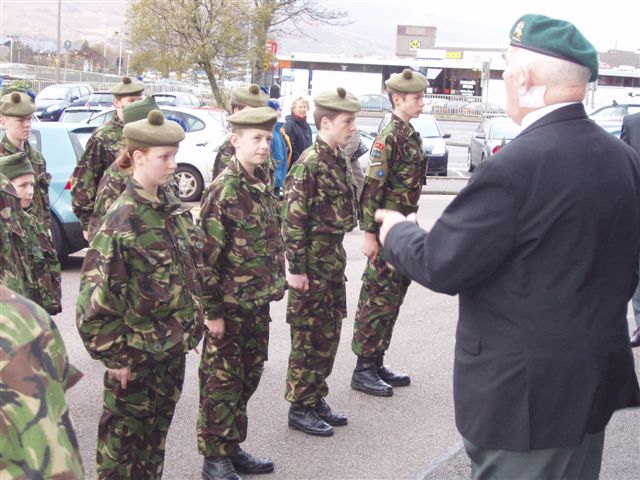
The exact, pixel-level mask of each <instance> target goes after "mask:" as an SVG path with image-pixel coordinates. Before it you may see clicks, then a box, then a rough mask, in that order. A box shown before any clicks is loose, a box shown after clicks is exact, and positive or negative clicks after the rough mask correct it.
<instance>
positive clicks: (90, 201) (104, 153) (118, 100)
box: [71, 77, 145, 239]
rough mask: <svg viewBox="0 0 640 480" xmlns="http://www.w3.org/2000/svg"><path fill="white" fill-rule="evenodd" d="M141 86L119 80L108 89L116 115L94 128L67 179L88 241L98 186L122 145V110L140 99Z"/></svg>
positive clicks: (75, 209)
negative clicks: (111, 95) (112, 98)
mask: <svg viewBox="0 0 640 480" xmlns="http://www.w3.org/2000/svg"><path fill="white" fill-rule="evenodd" d="M144 88H145V87H144V83H143V82H140V81H138V80H132V79H131V78H129V77H122V82H120V83H119V84H118V85H116V86H115V87H113V88H112V89H111V93H112V94H113V96H114V100H113V106H114V107H115V108H116V115H115V116H114V117H113V119H112V120H109V121H108V122H106V123H105V124H104V125H102V126H101V127H100V128H98V129H97V130H96V131H95V132H93V135H91V137H90V138H89V140H88V141H87V145H86V147H85V150H84V152H83V154H82V157H80V161H79V162H78V165H76V168H75V169H74V170H73V174H72V176H71V178H72V180H71V205H72V207H73V213H75V214H76V216H77V217H78V218H79V219H80V225H82V231H83V232H84V235H85V238H87V239H88V238H89V235H88V231H89V222H90V220H91V214H92V213H93V209H94V205H95V198H96V193H97V190H98V184H99V183H100V179H101V178H102V175H103V174H104V171H105V170H106V169H107V167H109V165H111V164H112V163H113V161H114V160H115V159H116V157H117V156H118V155H119V154H120V150H121V149H122V147H123V146H124V138H123V136H122V128H123V127H124V124H123V120H122V109H123V108H124V107H125V106H127V105H130V104H132V103H133V102H135V101H136V100H139V99H140V98H142V92H144Z"/></svg>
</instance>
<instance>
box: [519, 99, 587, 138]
mask: <svg viewBox="0 0 640 480" xmlns="http://www.w3.org/2000/svg"><path fill="white" fill-rule="evenodd" d="M573 103H578V102H564V103H554V104H553V105H546V106H544V107H542V108H539V109H537V110H534V111H533V112H529V113H527V114H526V115H525V116H524V118H523V119H522V123H521V126H522V128H521V130H520V131H522V130H524V129H525V128H527V127H528V126H529V125H531V124H532V123H534V122H537V121H538V120H540V119H541V118H542V117H544V116H545V115H549V114H550V113H551V112H554V111H556V110H558V109H559V108H562V107H566V106H567V105H571V104H573Z"/></svg>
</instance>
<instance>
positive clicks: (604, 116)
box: [591, 106, 624, 122]
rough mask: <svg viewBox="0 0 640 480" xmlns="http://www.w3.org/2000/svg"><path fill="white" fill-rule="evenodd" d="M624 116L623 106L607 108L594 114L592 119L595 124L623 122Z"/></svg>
mask: <svg viewBox="0 0 640 480" xmlns="http://www.w3.org/2000/svg"><path fill="white" fill-rule="evenodd" d="M623 114H624V110H623V108H622V107H621V106H615V107H606V108H603V109H602V110H600V111H598V112H594V113H592V114H591V119H592V120H593V121H595V122H601V121H607V120H620V121H622V117H623Z"/></svg>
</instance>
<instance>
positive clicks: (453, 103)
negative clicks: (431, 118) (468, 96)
mask: <svg viewBox="0 0 640 480" xmlns="http://www.w3.org/2000/svg"><path fill="white" fill-rule="evenodd" d="M468 104H469V102H467V101H466V100H449V99H435V100H434V101H433V102H432V103H431V113H433V114H440V115H456V114H458V113H460V112H461V111H462V109H463V108H464V107H466V106H467V105H468ZM423 110H424V109H423Z"/></svg>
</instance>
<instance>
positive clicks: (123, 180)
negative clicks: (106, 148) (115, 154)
mask: <svg viewBox="0 0 640 480" xmlns="http://www.w3.org/2000/svg"><path fill="white" fill-rule="evenodd" d="M129 178H131V175H130V174H129V173H127V172H125V171H124V170H121V169H120V167H118V165H117V164H116V162H113V163H112V164H111V165H109V167H108V168H107V169H106V170H105V172H104V175H102V178H101V179H100V183H99V184H98V190H97V193H96V199H95V203H94V207H93V212H92V213H91V217H90V219H89V227H88V229H87V231H88V233H89V241H91V239H92V238H93V236H94V235H95V234H96V232H97V231H98V229H99V228H100V224H101V223H102V217H104V214H105V213H107V211H108V210H109V207H111V205H113V203H114V202H115V201H116V200H117V199H118V197H119V196H120V194H121V193H122V192H124V189H125V188H126V186H127V182H128V181H129Z"/></svg>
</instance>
